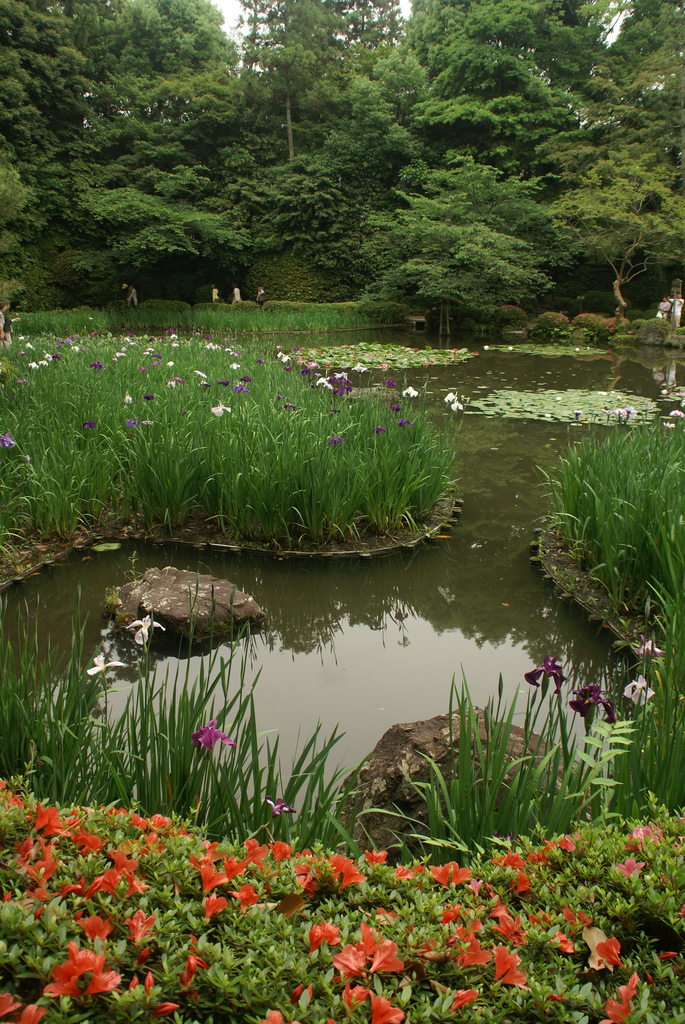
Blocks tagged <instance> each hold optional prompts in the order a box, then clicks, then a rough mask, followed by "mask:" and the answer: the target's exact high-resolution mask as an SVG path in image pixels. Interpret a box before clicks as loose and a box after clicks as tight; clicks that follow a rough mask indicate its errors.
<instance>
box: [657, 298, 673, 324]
mask: <svg viewBox="0 0 685 1024" xmlns="http://www.w3.org/2000/svg"><path fill="white" fill-rule="evenodd" d="M670 312H671V300H670V299H669V297H668V295H664V297H663V299H662V300H661V302H660V303H659V305H658V308H657V311H656V315H657V318H658V319H659V320H665V319H666V317H667V316H668V315H669V313H670Z"/></svg>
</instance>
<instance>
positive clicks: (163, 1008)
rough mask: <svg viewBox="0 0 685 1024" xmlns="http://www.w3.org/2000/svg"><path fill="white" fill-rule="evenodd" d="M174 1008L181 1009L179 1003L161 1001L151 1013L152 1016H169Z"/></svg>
mask: <svg viewBox="0 0 685 1024" xmlns="http://www.w3.org/2000/svg"><path fill="white" fill-rule="evenodd" d="M174 1010H180V1006H179V1004H178V1003H160V1004H159V1006H157V1007H155V1009H154V1010H153V1011H152V1013H151V1014H150V1016H151V1017H168V1016H169V1014H170V1013H173V1012H174Z"/></svg>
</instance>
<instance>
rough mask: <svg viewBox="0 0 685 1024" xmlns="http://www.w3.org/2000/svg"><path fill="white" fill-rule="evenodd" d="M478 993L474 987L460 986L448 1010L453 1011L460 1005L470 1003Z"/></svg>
mask: <svg viewBox="0 0 685 1024" xmlns="http://www.w3.org/2000/svg"><path fill="white" fill-rule="evenodd" d="M479 995H480V992H478V991H477V990H476V989H475V988H460V989H459V990H458V991H457V993H456V995H455V997H454V1002H453V1003H452V1005H451V1006H450V1010H451V1011H452V1012H454V1011H455V1010H458V1009H459V1007H460V1006H466V1005H467V1004H468V1003H472V1002H473V1001H474V999H477V998H478V996H479Z"/></svg>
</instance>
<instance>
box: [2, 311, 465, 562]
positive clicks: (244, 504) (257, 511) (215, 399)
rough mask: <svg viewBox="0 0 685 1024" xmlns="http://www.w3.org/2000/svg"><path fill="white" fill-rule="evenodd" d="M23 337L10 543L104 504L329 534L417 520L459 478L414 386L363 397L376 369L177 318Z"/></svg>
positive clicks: (156, 522) (6, 489) (10, 406)
mask: <svg viewBox="0 0 685 1024" xmlns="http://www.w3.org/2000/svg"><path fill="white" fill-rule="evenodd" d="M16 348H17V351H16V352H15V353H13V360H14V368H15V371H16V373H15V375H14V380H13V382H12V383H11V384H8V385H6V386H5V387H4V389H3V391H2V395H1V396H0V430H1V431H2V438H4V441H3V446H4V448H5V449H6V450H5V452H4V457H3V460H2V466H1V469H2V472H1V473H0V504H1V505H2V511H1V512H0V541H1V540H2V538H6V537H7V536H8V531H9V530H11V529H14V530H16V529H17V526H19V527H25V528H27V529H30V530H34V531H37V532H38V533H40V534H41V535H42V536H44V537H45V536H49V535H50V534H51V533H53V531H54V532H56V533H58V534H59V535H60V536H62V537H68V536H69V535H70V534H71V533H72V531H73V530H74V529H75V528H76V527H77V526H79V525H86V526H87V527H88V526H90V527H92V526H94V525H95V524H97V523H98V522H99V521H100V520H101V518H102V517H103V516H104V515H107V516H109V517H112V516H113V517H114V518H115V520H116V521H117V522H118V523H120V524H126V523H128V522H130V521H131V520H132V517H136V516H137V517H139V518H142V520H143V522H144V524H145V526H146V527H147V528H152V527H153V526H157V527H159V526H163V527H165V528H167V529H168V530H173V529H175V528H177V527H179V526H180V525H183V524H184V523H185V522H186V521H187V519H188V517H189V516H191V515H196V514H200V515H201V516H203V517H204V518H205V520H206V521H209V522H210V523H211V524H213V525H214V526H215V527H216V528H217V529H219V530H220V531H222V532H223V533H226V534H230V535H232V536H234V537H238V538H244V539H252V540H258V541H265V542H268V543H275V544H280V543H282V542H283V541H286V542H290V541H291V539H293V538H297V539H299V538H300V537H305V538H307V539H308V540H310V541H312V542H314V543H325V542H328V541H330V540H334V539H336V540H337V539H345V538H349V537H351V536H357V535H358V534H359V533H361V532H362V531H365V530H366V531H370V532H372V533H380V532H385V531H393V530H395V531H396V530H398V529H400V528H406V527H409V528H414V527H416V524H418V523H420V522H421V520H422V519H423V518H424V517H425V516H426V515H428V513H429V512H430V511H431V510H432V508H433V507H434V506H435V504H436V502H437V501H438V500H439V499H440V498H441V497H442V496H443V495H444V493H445V491H446V489H447V488H448V486H449V484H450V480H451V476H452V468H453V462H454V445H453V443H452V441H453V438H450V437H449V436H448V438H447V443H444V441H443V439H441V438H439V436H438V434H437V432H436V431H435V429H434V427H433V426H432V424H431V422H430V421H429V418H428V416H427V414H426V412H425V410H424V407H423V402H422V399H421V397H420V396H418V395H417V394H416V393H412V392H413V389H411V390H410V391H406V389H405V394H402V388H401V386H400V384H399V383H398V384H397V385H395V384H394V383H393V386H392V387H391V386H390V385H389V384H385V385H384V387H383V389H382V391H378V392H377V393H375V394H373V395H371V397H370V398H369V400H365V401H360V400H359V398H358V396H357V390H358V388H359V387H360V385H362V386H363V385H364V384H365V383H366V378H364V377H362V375H361V372H358V373H353V372H351V373H350V375H349V376H348V374H346V373H338V374H335V373H333V372H331V371H330V370H329V369H327V368H325V367H323V366H322V365H319V364H317V363H315V362H314V361H310V362H308V363H307V364H306V365H304V366H300V365H299V364H298V363H297V356H298V354H297V353H293V355H292V357H291V356H290V355H289V354H288V353H286V352H283V351H282V350H280V348H275V347H274V345H273V343H272V344H270V345H266V344H265V345H264V346H263V347H262V349H260V350H259V351H255V352H247V351H239V350H238V349H237V348H236V347H235V344H234V342H233V341H232V340H231V339H228V338H225V339H223V341H222V342H221V343H216V342H213V341H212V340H211V338H210V337H209V336H205V337H202V336H201V335H200V336H196V337H195V338H193V339H192V340H189V341H181V340H179V339H178V338H176V336H175V334H174V333H173V331H169V332H167V333H166V334H164V335H162V336H160V337H149V338H145V339H140V338H135V337H132V336H129V337H120V338H109V337H107V338H100V337H98V336H96V335H95V333H93V335H92V336H88V337H85V338H81V337H78V336H69V337H67V338H64V339H60V340H58V339H57V338H54V337H50V336H44V337H42V338H34V339H32V340H31V341H28V340H26V339H19V341H18V343H17V346H16ZM408 426H409V427H410V428H411V429H408ZM379 428H380V429H379ZM448 434H449V429H448Z"/></svg>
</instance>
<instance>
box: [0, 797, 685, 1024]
mask: <svg viewBox="0 0 685 1024" xmlns="http://www.w3.org/2000/svg"><path fill="white" fill-rule="evenodd" d="M0 787H1V788H0V842H1V844H2V860H1V861H0V887H1V890H2V895H3V899H2V903H0V978H1V982H0V1015H1V1016H2V1019H3V1020H14V1021H21V1022H22V1024H33V1022H37V1021H39V1020H41V1019H44V1020H45V1022H46V1024H51V1022H54V1024H57V1022H60V1024H65V1022H77V1021H83V1022H85V1021H97V1020H110V1021H122V1022H123V1021H126V1022H128V1021H131V1020H133V1021H149V1020H157V1019H168V1020H170V1021H173V1022H175V1024H194V1022H196V1021H202V1022H203V1024H214V1022H217V1024H218V1022H219V1021H225V1020H231V1021H235V1022H236V1024H243V1022H245V1024H260V1022H267V1024H281V1022H282V1021H286V1022H295V1021H300V1022H305V1021H306V1022H307V1024H325V1022H330V1021H338V1022H342V1021H346V1020H350V1021H357V1022H359V1024H362V1022H370V1024H401V1022H402V1021H405V1020H406V1021H407V1022H409V1021H422V1020H425V1021H428V1020H430V1021H436V1020H437V1021H440V1020H445V1021H455V1020H457V1021H459V1020H464V1021H467V1020H468V1021H474V1022H481V1021H482V1022H486V1021H487V1022H489V1024H490V1022H493V1024H504V1022H505V1021H512V1020H518V1021H523V1020H534V1021H539V1020H545V1021H551V1022H554V1021H557V1022H568V1021H578V1022H581V1021H588V1020H592V1021H595V1022H601V1024H612V1022H620V1021H629V1022H630V1021H644V1022H645V1024H656V1022H660V1024H663V1022H672V1024H679V1022H682V1021H683V1020H685V1012H684V1011H683V1009H682V1007H683V1004H684V1003H685V981H684V978H683V965H682V962H681V961H682V945H683V940H684V939H685V924H684V920H683V915H684V914H685V907H684V906H683V900H684V897H685V869H683V865H682V852H681V843H682V839H681V833H682V827H683V826H682V822H681V820H680V819H679V818H677V817H669V816H668V815H667V814H665V813H664V812H662V811H659V810H657V809H656V808H655V809H653V813H652V815H651V816H650V817H649V819H647V820H644V821H642V822H637V821H632V822H627V823H622V824H621V825H617V826H612V825H606V824H604V825H602V826H601V827H599V828H595V827H588V826H583V827H580V828H578V829H575V830H574V831H573V833H567V834H565V835H562V836H559V837H556V838H549V839H545V840H543V839H542V838H534V839H532V840H524V841H521V842H518V843H511V842H509V841H506V840H502V843H501V848H500V849H499V851H497V853H496V854H495V855H494V856H492V857H489V858H484V857H476V858H474V860H473V861H472V863H471V865H470V867H469V868H464V867H462V866H460V864H459V863H458V862H457V861H456V860H453V861H451V862H450V863H447V864H443V865H433V864H430V863H427V862H426V861H425V860H424V861H413V862H409V863H405V864H402V865H400V866H398V867H391V866H389V865H387V863H386V856H387V855H386V853H385V851H377V850H373V849H370V850H367V851H366V852H365V853H364V854H363V855H362V856H359V857H356V858H354V859H352V858H348V857H345V856H343V855H341V854H336V853H332V852H330V851H329V850H326V849H324V848H323V847H321V846H319V845H314V846H312V847H311V848H308V849H302V848H297V847H293V846H292V845H291V844H289V843H286V842H283V841H280V840H274V839H272V838H271V837H270V836H269V834H268V832H266V831H264V832H262V833H260V835H259V836H256V837H249V838H247V837H246V838H245V840H244V841H243V842H242V843H239V844H230V843H226V842H219V843H217V842H213V843H210V842H208V841H207V840H206V839H205V838H204V836H203V834H202V833H201V832H200V831H199V830H198V829H196V828H195V827H194V826H193V825H192V824H191V823H190V822H188V821H183V820H182V819H179V818H175V817H170V816H168V815H163V814H159V813H158V814H152V815H144V814H141V813H140V812H138V811H136V810H128V811H127V810H122V809H120V808H118V807H115V806H109V807H92V806H90V807H83V806H73V805H71V806H65V807H59V806H56V805H54V804H48V803H44V802H38V801H36V800H35V798H34V797H33V796H31V795H30V794H29V793H27V792H25V791H23V790H17V789H16V788H14V787H12V786H8V785H7V784H6V783H4V782H3V783H0Z"/></svg>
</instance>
